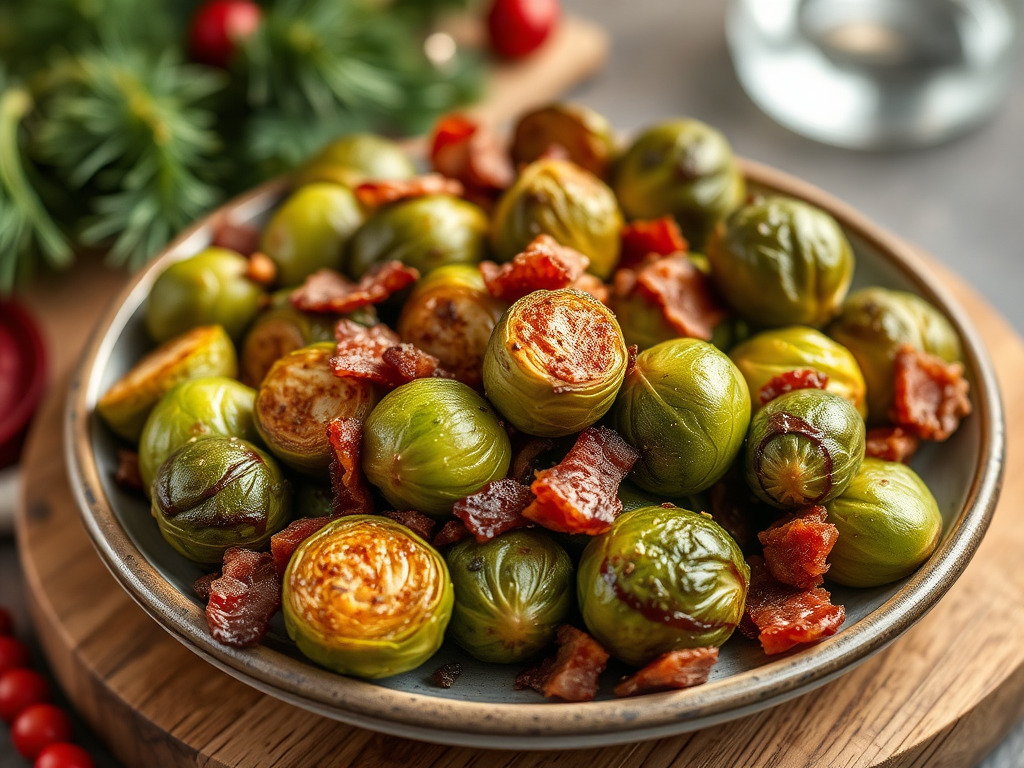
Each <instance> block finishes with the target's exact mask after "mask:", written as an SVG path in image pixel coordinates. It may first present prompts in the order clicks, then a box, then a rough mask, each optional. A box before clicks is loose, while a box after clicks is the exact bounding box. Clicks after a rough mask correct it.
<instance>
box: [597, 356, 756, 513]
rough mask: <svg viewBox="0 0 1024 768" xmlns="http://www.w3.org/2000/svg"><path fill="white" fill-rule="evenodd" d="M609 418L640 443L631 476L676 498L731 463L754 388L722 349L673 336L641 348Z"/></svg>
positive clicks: (712, 479)
mask: <svg viewBox="0 0 1024 768" xmlns="http://www.w3.org/2000/svg"><path fill="white" fill-rule="evenodd" d="M611 418H612V426H613V427H614V428H615V430H616V431H617V432H618V433H619V434H620V435H622V436H623V437H624V438H626V440H627V441H629V443H630V444H631V445H633V447H634V448H636V449H637V450H639V451H640V461H638V462H637V463H636V466H635V467H633V473H632V474H631V475H630V478H631V479H632V480H633V482H635V483H636V484H637V485H639V486H640V487H641V488H643V489H645V490H647V491H650V492H651V493H655V494H660V495H664V496H666V497H668V498H679V497H681V496H686V495H688V494H691V493H697V492H698V491H702V490H704V489H705V488H710V487H711V486H712V485H714V484H715V483H716V482H717V481H718V480H719V479H720V478H721V477H722V475H724V474H725V473H726V470H728V469H729V466H730V465H731V464H732V462H733V460H734V459H735V458H736V456H737V455H738V454H739V452H740V448H742V447H743V439H744V437H745V436H746V433H747V426H748V424H749V423H750V394H749V392H748V391H747V382H746V381H745V380H744V379H743V375H742V374H741V373H740V372H739V370H738V369H737V368H736V366H735V365H733V362H732V361H731V360H730V359H729V358H728V357H727V356H726V355H725V353H723V352H721V351H720V350H718V349H716V348H715V347H714V346H712V345H711V344H709V343H708V342H706V341H699V340H697V339H675V340H673V341H666V342H663V343H661V344H658V345H657V346H654V347H651V348H650V349H648V350H646V351H644V352H641V353H640V354H639V355H638V356H637V359H636V364H635V365H634V366H633V370H632V371H630V373H629V374H627V376H626V380H625V382H624V383H623V385H622V390H621V391H620V392H619V397H618V399H617V400H616V401H615V407H614V408H613V409H612V412H611Z"/></svg>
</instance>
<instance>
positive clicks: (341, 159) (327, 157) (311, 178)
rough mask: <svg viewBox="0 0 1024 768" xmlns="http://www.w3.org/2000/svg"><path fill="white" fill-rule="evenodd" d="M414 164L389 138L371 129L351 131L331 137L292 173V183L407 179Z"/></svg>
mask: <svg viewBox="0 0 1024 768" xmlns="http://www.w3.org/2000/svg"><path fill="white" fill-rule="evenodd" d="M415 175H416V166H415V165H413V162H412V160H410V159H409V156H408V155H407V154H406V153H405V151H404V150H403V149H402V148H401V147H400V146H398V144H396V143H395V142H393V141H391V140H390V139H385V138H384V137H383V136H377V135H376V134H372V133H353V134H350V135H348V136H342V137H341V138H339V139H336V140H334V141H332V142H331V143H330V144H328V145H327V146H326V147H324V148H323V149H321V150H320V151H319V152H317V153H316V154H315V155H314V156H313V157H312V158H311V159H310V160H309V161H308V162H307V163H306V164H305V165H304V166H303V167H302V168H301V169H300V170H299V171H298V172H297V173H296V174H295V182H296V186H302V185H304V184H312V183H314V182H318V181H330V182H334V183H335V184H344V185H345V186H346V187H351V188H353V189H354V188H355V187H356V186H358V185H359V184H362V183H363V182H364V181H367V180H369V179H408V178H411V177H412V176H415Z"/></svg>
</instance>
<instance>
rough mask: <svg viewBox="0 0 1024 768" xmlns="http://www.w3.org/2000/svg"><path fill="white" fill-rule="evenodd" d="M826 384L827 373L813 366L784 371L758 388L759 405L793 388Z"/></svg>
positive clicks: (815, 386) (817, 387)
mask: <svg viewBox="0 0 1024 768" xmlns="http://www.w3.org/2000/svg"><path fill="white" fill-rule="evenodd" d="M827 386H828V374H825V373H822V372H821V371H816V370H814V369H813V368H801V369H800V370H797V371H786V372H785V373H780V374H779V375H778V376H775V377H773V378H772V379H771V380H770V381H769V382H768V383H767V384H765V385H764V386H763V387H761V389H759V390H758V392H757V396H758V398H760V400H761V405H766V404H767V403H770V402H771V401H772V400H774V399H775V398H776V397H778V396H779V395H784V394H786V393H787V392H792V391H793V390H794V389H824V388H825V387H827Z"/></svg>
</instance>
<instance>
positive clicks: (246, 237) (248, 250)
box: [210, 219, 263, 256]
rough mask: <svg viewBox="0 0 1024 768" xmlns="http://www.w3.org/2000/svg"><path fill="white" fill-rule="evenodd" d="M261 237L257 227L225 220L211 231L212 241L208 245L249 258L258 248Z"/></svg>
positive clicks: (261, 234)
mask: <svg viewBox="0 0 1024 768" xmlns="http://www.w3.org/2000/svg"><path fill="white" fill-rule="evenodd" d="M262 237H263V233H262V231H260V228H259V227H257V226H255V225H253V224H242V223H240V222H237V221H232V220H231V219H226V220H224V221H222V222H221V223H220V224H218V225H217V227H216V228H215V229H214V230H213V241H212V242H211V243H210V245H213V246H216V247H217V248H227V249H228V250H229V251H235V252H236V253H240V254H242V255H243V256H249V255H251V254H253V253H255V252H256V250H257V249H258V248H259V247H260V240H261V239H262Z"/></svg>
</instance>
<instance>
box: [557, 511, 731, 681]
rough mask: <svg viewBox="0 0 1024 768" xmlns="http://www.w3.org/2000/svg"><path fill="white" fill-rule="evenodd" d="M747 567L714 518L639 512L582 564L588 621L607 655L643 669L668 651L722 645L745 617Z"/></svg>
mask: <svg viewBox="0 0 1024 768" xmlns="http://www.w3.org/2000/svg"><path fill="white" fill-rule="evenodd" d="M749 585H750V569H749V568H748V567H747V563H746V561H744V559H743V553H742V552H741V551H740V548H739V547H738V546H737V545H736V542H735V541H733V540H732V538H731V537H730V536H729V534H728V533H726V532H725V529H723V528H722V527H721V526H720V525H718V523H716V522H714V521H713V520H712V519H711V518H710V517H709V516H707V515H703V514H698V513H697V512H690V511H689V510H686V509H679V508H678V507H670V508H665V507H660V506H658V507H641V508H640V509H636V510H633V511H632V512H626V513H624V514H622V515H619V517H618V518H617V519H616V520H615V522H614V523H613V524H612V527H611V530H609V531H608V532H607V533H603V534H601V535H600V536H595V537H594V540H593V541H592V542H591V543H590V545H589V546H588V547H587V549H586V551H585V552H584V553H583V558H582V559H581V560H580V566H579V575H578V577H577V580H576V589H577V595H578V597H579V605H580V610H581V611H582V613H583V621H584V622H586V625H587V628H588V629H589V630H590V632H591V634H593V635H594V637H595V638H596V639H597V640H598V642H600V643H601V645H603V646H604V647H605V648H606V649H608V651H609V652H610V653H611V654H612V655H613V656H615V657H616V658H618V659H620V660H621V661H624V662H626V663H627V664H633V665H635V666H638V667H642V666H644V665H645V664H647V663H649V662H650V661H652V660H654V659H655V658H656V657H658V656H659V655H661V654H663V653H667V652H668V651H674V650H679V649H682V648H700V647H706V646H718V645H721V644H722V643H724V642H725V641H726V640H728V639H729V635H731V634H732V632H733V630H734V629H736V627H737V626H738V625H739V623H740V619H741V618H743V607H744V601H745V600H746V596H747V588H748V587H749Z"/></svg>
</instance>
